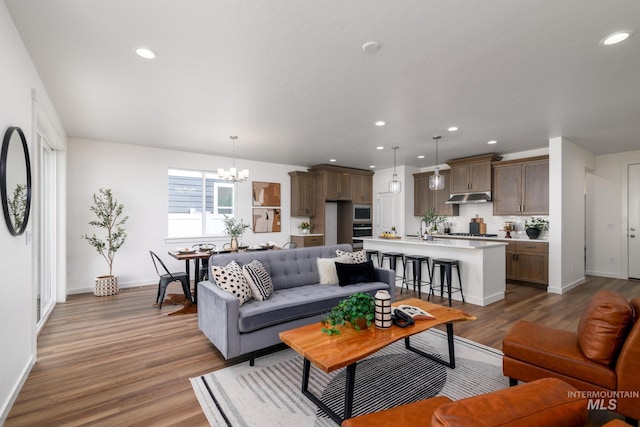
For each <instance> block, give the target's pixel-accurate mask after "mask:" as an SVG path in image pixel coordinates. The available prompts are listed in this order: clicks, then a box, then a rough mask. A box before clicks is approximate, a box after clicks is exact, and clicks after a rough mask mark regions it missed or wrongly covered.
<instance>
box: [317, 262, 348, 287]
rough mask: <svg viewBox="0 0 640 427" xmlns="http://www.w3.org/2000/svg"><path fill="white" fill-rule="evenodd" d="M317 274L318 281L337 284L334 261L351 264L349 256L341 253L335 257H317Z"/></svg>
mask: <svg viewBox="0 0 640 427" xmlns="http://www.w3.org/2000/svg"><path fill="white" fill-rule="evenodd" d="M317 261H318V274H319V275H320V283H321V284H323V285H337V284H338V273H337V271H336V262H341V263H344V264H353V262H352V260H351V256H349V255H343V256H340V257H336V258H318V260H317Z"/></svg>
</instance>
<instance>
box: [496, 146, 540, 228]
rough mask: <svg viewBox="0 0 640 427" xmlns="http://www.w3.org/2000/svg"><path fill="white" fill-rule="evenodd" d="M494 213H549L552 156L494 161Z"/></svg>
mask: <svg viewBox="0 0 640 427" xmlns="http://www.w3.org/2000/svg"><path fill="white" fill-rule="evenodd" d="M493 214H494V215H496V216H498V215H548V214H549V156H539V157H535V158H528V159H518V160H510V161H506V162H497V163H493Z"/></svg>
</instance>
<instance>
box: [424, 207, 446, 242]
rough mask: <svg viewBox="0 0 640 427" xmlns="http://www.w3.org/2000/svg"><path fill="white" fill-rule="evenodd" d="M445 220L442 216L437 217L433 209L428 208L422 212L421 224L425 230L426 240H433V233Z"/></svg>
mask: <svg viewBox="0 0 640 427" xmlns="http://www.w3.org/2000/svg"><path fill="white" fill-rule="evenodd" d="M446 219H447V217H446V216H444V215H439V214H438V213H437V212H436V210H435V208H430V209H427V210H426V211H424V214H423V215H422V222H424V225H425V229H426V230H427V240H433V233H434V232H436V231H438V225H440V224H442V223H443V222H445V221H446Z"/></svg>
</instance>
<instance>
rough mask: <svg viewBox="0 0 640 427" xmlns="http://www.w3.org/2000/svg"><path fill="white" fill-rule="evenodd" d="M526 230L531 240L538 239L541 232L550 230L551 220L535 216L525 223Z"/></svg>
mask: <svg viewBox="0 0 640 427" xmlns="http://www.w3.org/2000/svg"><path fill="white" fill-rule="evenodd" d="M524 228H525V231H526V233H527V236H529V238H530V239H537V238H538V236H540V233H541V232H543V231H547V230H548V229H549V220H548V219H547V218H541V217H535V216H534V217H531V219H527V220H526V221H525V222H524Z"/></svg>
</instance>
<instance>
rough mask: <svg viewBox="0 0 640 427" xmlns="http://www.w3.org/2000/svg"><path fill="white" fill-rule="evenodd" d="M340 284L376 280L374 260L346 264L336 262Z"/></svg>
mask: <svg viewBox="0 0 640 427" xmlns="http://www.w3.org/2000/svg"><path fill="white" fill-rule="evenodd" d="M336 272H337V273H338V284H339V285H340V286H346V285H353V284H355V283H365V282H375V280H376V272H375V270H374V268H373V262H372V261H367V262H361V263H359V264H344V263H342V262H336Z"/></svg>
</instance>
